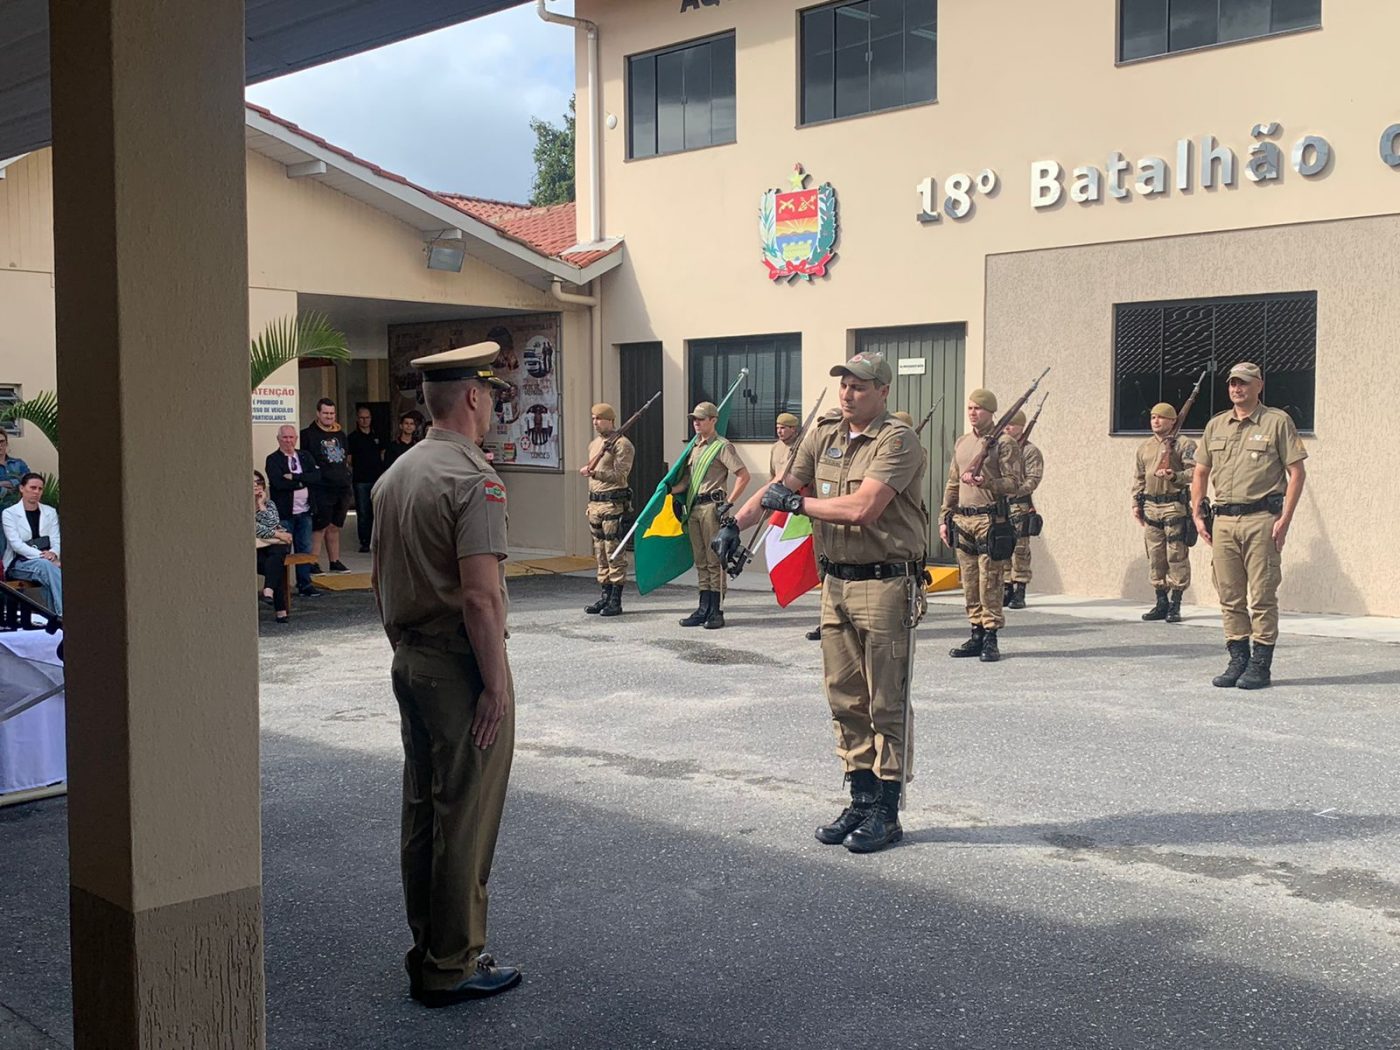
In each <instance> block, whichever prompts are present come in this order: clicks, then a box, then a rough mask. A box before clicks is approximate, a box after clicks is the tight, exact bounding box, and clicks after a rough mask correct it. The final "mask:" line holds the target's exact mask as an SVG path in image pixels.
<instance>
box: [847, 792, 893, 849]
mask: <svg viewBox="0 0 1400 1050" xmlns="http://www.w3.org/2000/svg"><path fill="white" fill-rule="evenodd" d="M902 838H904V829H903V828H901V827H900V826H899V781H898V780H882V781H880V801H879V802H877V803H875V806H874V808H872V809H871V810H870V811H869V812H868V813H866V815H865V819H864V820H863V821H861V823H860V827H858V828H856V829H855V830H854V831H852V832H851V833H850V834H849V835H847V836H846V837H845V839H843V840H842V842H841V845H843V846H845V847H846V848H847V849H848V850H850V851H851V852H852V853H875V852H877V851H878V850H882V849H884V848H885V847H886V846H890V845H893V844H894V843H896V842H898V841H899V840H900V839H902Z"/></svg>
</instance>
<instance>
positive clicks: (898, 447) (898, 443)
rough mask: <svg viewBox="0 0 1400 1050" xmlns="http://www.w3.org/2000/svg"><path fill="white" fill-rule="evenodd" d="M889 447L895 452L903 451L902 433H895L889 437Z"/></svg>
mask: <svg viewBox="0 0 1400 1050" xmlns="http://www.w3.org/2000/svg"><path fill="white" fill-rule="evenodd" d="M890 448H892V449H894V450H895V451H896V452H903V451H904V435H903V434H897V435H895V436H894V437H892V438H890Z"/></svg>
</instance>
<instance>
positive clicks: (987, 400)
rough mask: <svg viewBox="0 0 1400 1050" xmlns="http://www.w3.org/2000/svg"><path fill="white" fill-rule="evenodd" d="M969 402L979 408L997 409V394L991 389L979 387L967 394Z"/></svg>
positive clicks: (990, 410) (989, 410)
mask: <svg viewBox="0 0 1400 1050" xmlns="http://www.w3.org/2000/svg"><path fill="white" fill-rule="evenodd" d="M967 401H968V404H971V405H976V406H977V407H978V408H983V409H986V410H987V411H988V412H995V411H996V410H997V396H996V394H994V393H992V392H991V391H990V390H982V389H980V388H979V389H977V390H974V391H973V392H972V393H970V394H968V395H967Z"/></svg>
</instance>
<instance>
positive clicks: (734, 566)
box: [724, 390, 826, 579]
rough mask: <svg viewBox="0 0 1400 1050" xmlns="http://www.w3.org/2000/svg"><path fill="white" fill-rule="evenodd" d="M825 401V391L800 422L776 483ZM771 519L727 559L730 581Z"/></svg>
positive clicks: (767, 516) (770, 514)
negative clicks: (799, 427) (745, 544)
mask: <svg viewBox="0 0 1400 1050" xmlns="http://www.w3.org/2000/svg"><path fill="white" fill-rule="evenodd" d="M825 400H826V391H825V390H823V391H822V394H821V397H819V398H817V403H816V404H815V405H813V406H812V411H810V412H808V413H807V418H806V419H804V420H803V421H802V427H801V429H800V430H798V432H797V436H796V437H795V438H793V439H792V449H791V451H789V452H788V458H787V463H786V464H785V465H784V466H783V472H782V473H781V474H779V475H778V481H780V482H781V481H782V480H783V479H784V478H786V477H787V476H788V473H789V472H790V471H791V470H792V465H793V464H794V463H796V462H797V450H798V448H799V447H800V446H801V444H802V439H803V438H804V437H806V436H807V430H808V428H810V427H811V425H812V421H813V420H814V419H816V418H817V413H818V412H820V411H821V407H822V402H823V401H825ZM771 517H773V512H772V511H769V512H768V513H767V514H765V515H764V516H763V520H762V521H760V522H759V523H758V524H757V525H755V526H754V528H753V535H752V536H750V537H749V542H748V546H746V547H740V548H739V549H738V550H737V551H735V552H734V556H733V557H732V558H730V559H729V564H728V565H726V566H725V567H724V571H725V572H726V573H728V574H729V578H730V579H737V578H738V576H739V573H741V572H743V571H744V566H745V565H747V564H748V563H749V562H751V561H752V560H753V556H754V551H756V550H757V549H758V536H759V533H760V532H762V531H763V527H764V526H765V525H767V524H768V520H769V519H770V518H771Z"/></svg>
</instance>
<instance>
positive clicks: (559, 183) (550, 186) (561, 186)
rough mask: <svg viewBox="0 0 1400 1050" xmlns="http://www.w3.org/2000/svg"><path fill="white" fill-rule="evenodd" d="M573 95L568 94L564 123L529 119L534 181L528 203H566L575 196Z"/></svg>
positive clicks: (533, 204)
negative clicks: (531, 132) (533, 159)
mask: <svg viewBox="0 0 1400 1050" xmlns="http://www.w3.org/2000/svg"><path fill="white" fill-rule="evenodd" d="M575 101H576V98H575V97H574V96H570V98H569V111H568V112H567V113H565V114H564V126H563V127H562V128H560V127H555V125H553V124H551V123H550V122H549V121H547V120H540V119H539V118H538V117H531V118H530V130H531V131H533V132H534V133H535V184H534V185H533V186H532V187H531V188H530V204H531V205H532V206H533V207H537V208H538V207H540V206H542V205H545V204H566V203H568V202H569V201H571V200H573V199H574V123H575V119H574V118H575V110H574V103H575Z"/></svg>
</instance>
